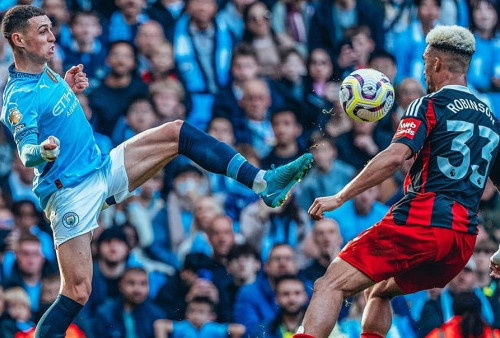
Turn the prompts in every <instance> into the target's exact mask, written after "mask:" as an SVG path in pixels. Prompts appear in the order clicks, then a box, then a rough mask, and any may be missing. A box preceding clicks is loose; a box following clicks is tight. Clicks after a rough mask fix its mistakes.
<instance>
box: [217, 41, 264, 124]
mask: <svg viewBox="0 0 500 338" xmlns="http://www.w3.org/2000/svg"><path fill="white" fill-rule="evenodd" d="M259 72H260V68H259V64H258V62H257V55H256V54H255V51H254V50H253V49H252V48H251V47H250V46H248V45H245V44H241V45H240V46H238V47H236V48H234V49H233V53H232V58H231V79H230V83H229V84H228V85H227V86H226V87H224V88H222V89H221V90H220V91H219V92H218V93H217V96H216V97H215V101H214V105H213V108H212V115H213V117H214V118H215V117H225V118H227V119H229V120H230V121H231V122H232V123H233V124H235V125H237V124H238V122H239V121H240V120H242V119H244V116H245V113H244V112H243V110H242V108H241V107H240V106H239V104H238V102H239V100H240V99H241V97H242V96H243V90H242V86H243V83H244V82H245V81H247V80H252V79H255V78H257V76H258V74H259Z"/></svg>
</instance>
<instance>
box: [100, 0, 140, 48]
mask: <svg viewBox="0 0 500 338" xmlns="http://www.w3.org/2000/svg"><path fill="white" fill-rule="evenodd" d="M115 3H116V6H117V7H118V10H116V11H115V12H114V13H113V14H112V15H111V18H110V19H109V25H110V27H113V29H110V30H109V37H108V39H109V41H110V42H114V41H128V42H130V43H133V42H134V40H135V37H136V35H137V31H138V28H139V26H140V25H142V24H143V23H145V22H146V21H148V19H149V17H148V15H147V14H146V13H145V11H144V10H145V8H146V0H116V1H115Z"/></svg>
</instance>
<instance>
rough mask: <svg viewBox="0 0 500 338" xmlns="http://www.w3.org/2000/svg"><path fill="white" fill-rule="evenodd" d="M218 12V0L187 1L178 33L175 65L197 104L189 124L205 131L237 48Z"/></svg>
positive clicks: (226, 80) (178, 22) (175, 38)
mask: <svg viewBox="0 0 500 338" xmlns="http://www.w3.org/2000/svg"><path fill="white" fill-rule="evenodd" d="M216 13H217V3H216V1H215V0H195V1H187V2H186V14H184V15H182V16H181V17H180V18H179V20H178V21H177V23H176V25H175V33H174V57H175V63H176V64H177V67H178V69H179V73H180V76H181V78H182V81H183V83H185V85H186V90H187V92H189V94H190V95H191V98H192V104H193V107H192V110H191V111H190V112H189V114H188V121H189V122H191V123H192V124H194V125H195V126H197V127H199V128H200V129H203V130H204V129H206V127H207V126H208V122H209V121H210V119H211V113H212V105H213V102H214V98H215V95H216V94H217V92H218V91H219V90H220V89H221V88H223V87H225V86H226V85H227V84H228V83H229V65H230V63H229V60H230V59H231V50H232V48H233V42H232V38H231V33H230V32H229V29H228V27H227V26H226V25H225V24H224V23H223V22H221V20H219V19H218V18H217V17H216Z"/></svg>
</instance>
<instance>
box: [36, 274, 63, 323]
mask: <svg viewBox="0 0 500 338" xmlns="http://www.w3.org/2000/svg"><path fill="white" fill-rule="evenodd" d="M60 287H61V277H59V274H57V273H53V274H50V275H47V276H45V277H43V278H42V291H41V292H40V306H39V308H38V311H37V312H36V313H34V314H33V315H34V319H35V322H38V321H39V320H40V318H41V317H42V315H43V314H44V313H45V311H47V309H48V308H49V307H50V306H51V305H52V303H53V302H54V301H55V300H56V298H57V294H58V293H59V289H60Z"/></svg>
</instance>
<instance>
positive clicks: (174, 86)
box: [149, 79, 184, 101]
mask: <svg viewBox="0 0 500 338" xmlns="http://www.w3.org/2000/svg"><path fill="white" fill-rule="evenodd" d="M164 90H171V91H173V92H174V93H175V94H176V95H177V97H178V98H179V101H183V100H184V88H183V87H182V84H181V83H180V82H179V81H178V80H175V79H166V80H159V81H155V82H153V83H152V84H150V85H149V96H151V97H153V96H155V95H156V94H158V93H161V92H163V91H164Z"/></svg>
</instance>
